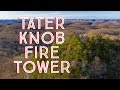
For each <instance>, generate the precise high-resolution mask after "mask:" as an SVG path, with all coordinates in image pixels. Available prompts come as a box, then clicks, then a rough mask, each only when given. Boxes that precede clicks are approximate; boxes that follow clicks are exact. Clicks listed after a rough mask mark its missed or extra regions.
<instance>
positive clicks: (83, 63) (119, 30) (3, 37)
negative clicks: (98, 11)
mask: <svg viewBox="0 0 120 90" xmlns="http://www.w3.org/2000/svg"><path fill="white" fill-rule="evenodd" d="M43 27H44V26H42V27H41V30H40V32H41V33H43V32H46V31H49V30H44V28H43ZM64 27H65V29H63V30H61V29H58V30H57V31H62V32H64V35H65V41H64V43H63V44H60V45H58V46H59V49H58V52H59V53H57V55H58V56H59V61H66V60H67V61H69V62H70V65H71V66H70V73H55V74H53V73H52V74H51V73H50V69H48V73H43V74H39V72H38V71H37V70H35V71H34V73H32V74H26V73H25V72H23V70H20V71H21V72H20V73H19V74H18V73H16V65H15V64H14V61H15V60H18V61H22V62H25V61H27V60H31V61H32V62H34V63H37V62H36V61H43V60H47V61H50V60H54V59H51V58H47V59H45V58H42V59H40V58H34V55H33V54H31V55H30V56H29V58H26V59H25V58H24V46H25V45H24V44H21V45H20V44H19V43H18V34H19V32H20V31H21V25H20V23H19V22H16V23H15V22H12V21H7V22H5V23H3V22H1V23H0V66H1V68H0V78H8V79H28V78H30V79H119V78H120V20H119V19H116V20H112V19H111V20H82V21H79V20H66V21H65V24H64ZM25 31H27V30H24V31H23V32H25ZM30 31H31V32H33V33H36V32H37V31H39V30H30ZM50 31H51V32H52V33H55V30H50ZM46 39H49V37H46ZM33 45H34V46H36V44H35V43H33ZM38 45H44V43H43V42H42V41H40V43H39V44H38ZM51 45H52V46H54V45H56V43H54V42H53V43H51V44H50V45H46V47H48V49H50V46H51ZM21 66H22V65H20V67H21ZM59 66H60V65H58V68H56V69H55V70H59ZM27 68H28V69H31V66H29V65H28V66H27ZM20 69H22V68H20Z"/></svg>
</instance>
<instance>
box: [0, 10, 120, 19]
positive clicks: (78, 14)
mask: <svg viewBox="0 0 120 90" xmlns="http://www.w3.org/2000/svg"><path fill="white" fill-rule="evenodd" d="M18 17H63V18H65V19H120V11H0V19H18Z"/></svg>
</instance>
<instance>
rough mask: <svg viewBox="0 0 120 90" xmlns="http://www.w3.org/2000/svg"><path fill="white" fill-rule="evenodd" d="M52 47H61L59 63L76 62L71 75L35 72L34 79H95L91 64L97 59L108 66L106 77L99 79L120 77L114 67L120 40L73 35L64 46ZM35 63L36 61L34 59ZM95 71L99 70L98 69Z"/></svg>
mask: <svg viewBox="0 0 120 90" xmlns="http://www.w3.org/2000/svg"><path fill="white" fill-rule="evenodd" d="M52 46H59V53H57V54H56V55H58V56H59V57H60V59H59V61H61V60H67V61H69V62H70V63H71V62H72V61H73V62H76V63H75V64H74V65H72V64H71V67H70V71H71V73H70V74H67V73H64V74H61V73H59V74H51V73H50V71H49V72H48V73H46V74H38V72H35V73H34V78H83V77H84V78H86V77H89V78H94V77H93V76H91V74H90V68H91V66H90V64H91V62H93V61H94V60H95V59H94V58H95V57H99V58H100V62H102V63H105V64H106V65H107V71H106V72H105V73H104V75H102V74H101V75H96V76H97V77H99V78H100V77H104V76H105V77H106V78H118V77H119V76H120V73H118V72H119V71H118V70H117V68H114V67H113V66H114V63H113V60H114V59H116V57H117V56H119V55H120V41H119V40H111V39H110V37H109V36H104V35H101V34H96V35H94V36H92V37H83V38H80V37H79V36H78V35H76V34H73V35H69V36H67V37H66V39H65V42H64V43H63V44H60V45H57V44H56V43H53V44H52ZM48 60H50V59H48ZM33 61H36V60H35V59H33ZM116 62H117V61H116ZM100 64H101V63H100ZM95 69H96V70H97V68H95ZM98 70H99V69H98Z"/></svg>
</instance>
